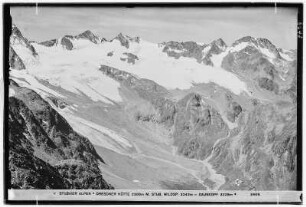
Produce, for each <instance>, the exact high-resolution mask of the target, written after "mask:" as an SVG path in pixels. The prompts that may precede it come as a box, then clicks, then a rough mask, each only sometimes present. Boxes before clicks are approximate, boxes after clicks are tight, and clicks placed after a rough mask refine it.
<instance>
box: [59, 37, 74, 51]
mask: <svg viewBox="0 0 306 207" xmlns="http://www.w3.org/2000/svg"><path fill="white" fill-rule="evenodd" d="M61 45H62V46H63V47H64V48H65V49H67V50H72V49H73V44H72V42H71V41H70V40H69V37H68V36H65V37H63V38H62V39H61Z"/></svg>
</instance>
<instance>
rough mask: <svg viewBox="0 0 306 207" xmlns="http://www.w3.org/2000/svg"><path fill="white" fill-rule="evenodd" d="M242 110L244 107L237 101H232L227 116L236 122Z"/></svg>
mask: <svg viewBox="0 0 306 207" xmlns="http://www.w3.org/2000/svg"><path fill="white" fill-rule="evenodd" d="M241 112H242V107H241V106H240V105H239V104H238V103H237V102H235V101H233V102H230V104H229V111H228V112H227V118H228V120H229V121H230V122H235V121H236V119H237V118H238V117H239V115H240V114H241Z"/></svg>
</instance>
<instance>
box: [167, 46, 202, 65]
mask: <svg viewBox="0 0 306 207" xmlns="http://www.w3.org/2000/svg"><path fill="white" fill-rule="evenodd" d="M202 50H203V46H201V45H198V44H197V43H195V42H192V41H189V42H182V43H179V42H174V41H170V42H167V43H166V44H165V47H164V49H163V52H165V53H167V54H168V56H169V57H174V58H176V59H178V58H180V57H192V58H195V59H196V60H197V61H198V62H201V60H202Z"/></svg>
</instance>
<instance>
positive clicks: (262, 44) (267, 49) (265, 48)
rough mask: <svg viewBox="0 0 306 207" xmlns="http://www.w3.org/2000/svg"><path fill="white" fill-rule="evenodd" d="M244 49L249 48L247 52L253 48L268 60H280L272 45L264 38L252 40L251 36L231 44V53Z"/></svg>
mask: <svg viewBox="0 0 306 207" xmlns="http://www.w3.org/2000/svg"><path fill="white" fill-rule="evenodd" d="M245 48H249V49H248V51H249V52H250V51H251V50H253V49H254V48H255V49H256V50H257V51H259V52H261V53H263V54H264V55H265V56H267V57H268V58H269V59H278V58H281V56H280V54H279V52H278V50H277V48H276V47H275V45H273V44H272V43H271V42H270V41H269V40H268V39H266V38H254V37H251V36H245V37H242V38H240V39H238V40H236V41H235V42H234V43H233V44H232V47H231V51H232V52H238V51H241V50H244V49H245ZM251 48H252V49H251Z"/></svg>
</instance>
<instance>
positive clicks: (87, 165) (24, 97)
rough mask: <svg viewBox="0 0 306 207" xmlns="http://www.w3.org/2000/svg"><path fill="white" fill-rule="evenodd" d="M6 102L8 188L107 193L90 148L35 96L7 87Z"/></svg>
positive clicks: (52, 110) (97, 157)
mask: <svg viewBox="0 0 306 207" xmlns="http://www.w3.org/2000/svg"><path fill="white" fill-rule="evenodd" d="M10 88H11V90H14V92H15V93H14V96H12V97H10V98H9V124H8V128H9V134H8V136H9V169H10V172H11V173H10V176H11V185H10V186H9V187H10V188H35V189H48V188H50V189H68V188H72V189H87V188H91V189H112V186H111V185H110V184H108V183H107V182H106V181H105V180H104V179H103V176H102V173H101V171H100V169H99V162H104V161H103V159H102V158H101V157H100V156H99V155H98V154H97V152H96V151H95V149H94V147H93V145H92V144H91V143H90V142H89V140H88V139H87V138H85V137H82V136H80V135H79V134H77V133H76V132H75V131H74V130H73V129H72V128H71V126H70V125H69V124H68V123H67V121H66V120H65V119H64V118H63V117H62V116H61V115H60V114H58V113H57V112H56V111H55V110H54V109H53V108H52V107H51V106H50V105H49V104H48V102H46V101H45V100H44V99H42V98H41V97H40V96H39V95H38V94H37V93H36V92H34V91H32V90H30V89H28V88H24V87H19V86H18V85H17V84H16V83H15V82H13V81H11V85H10Z"/></svg>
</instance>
